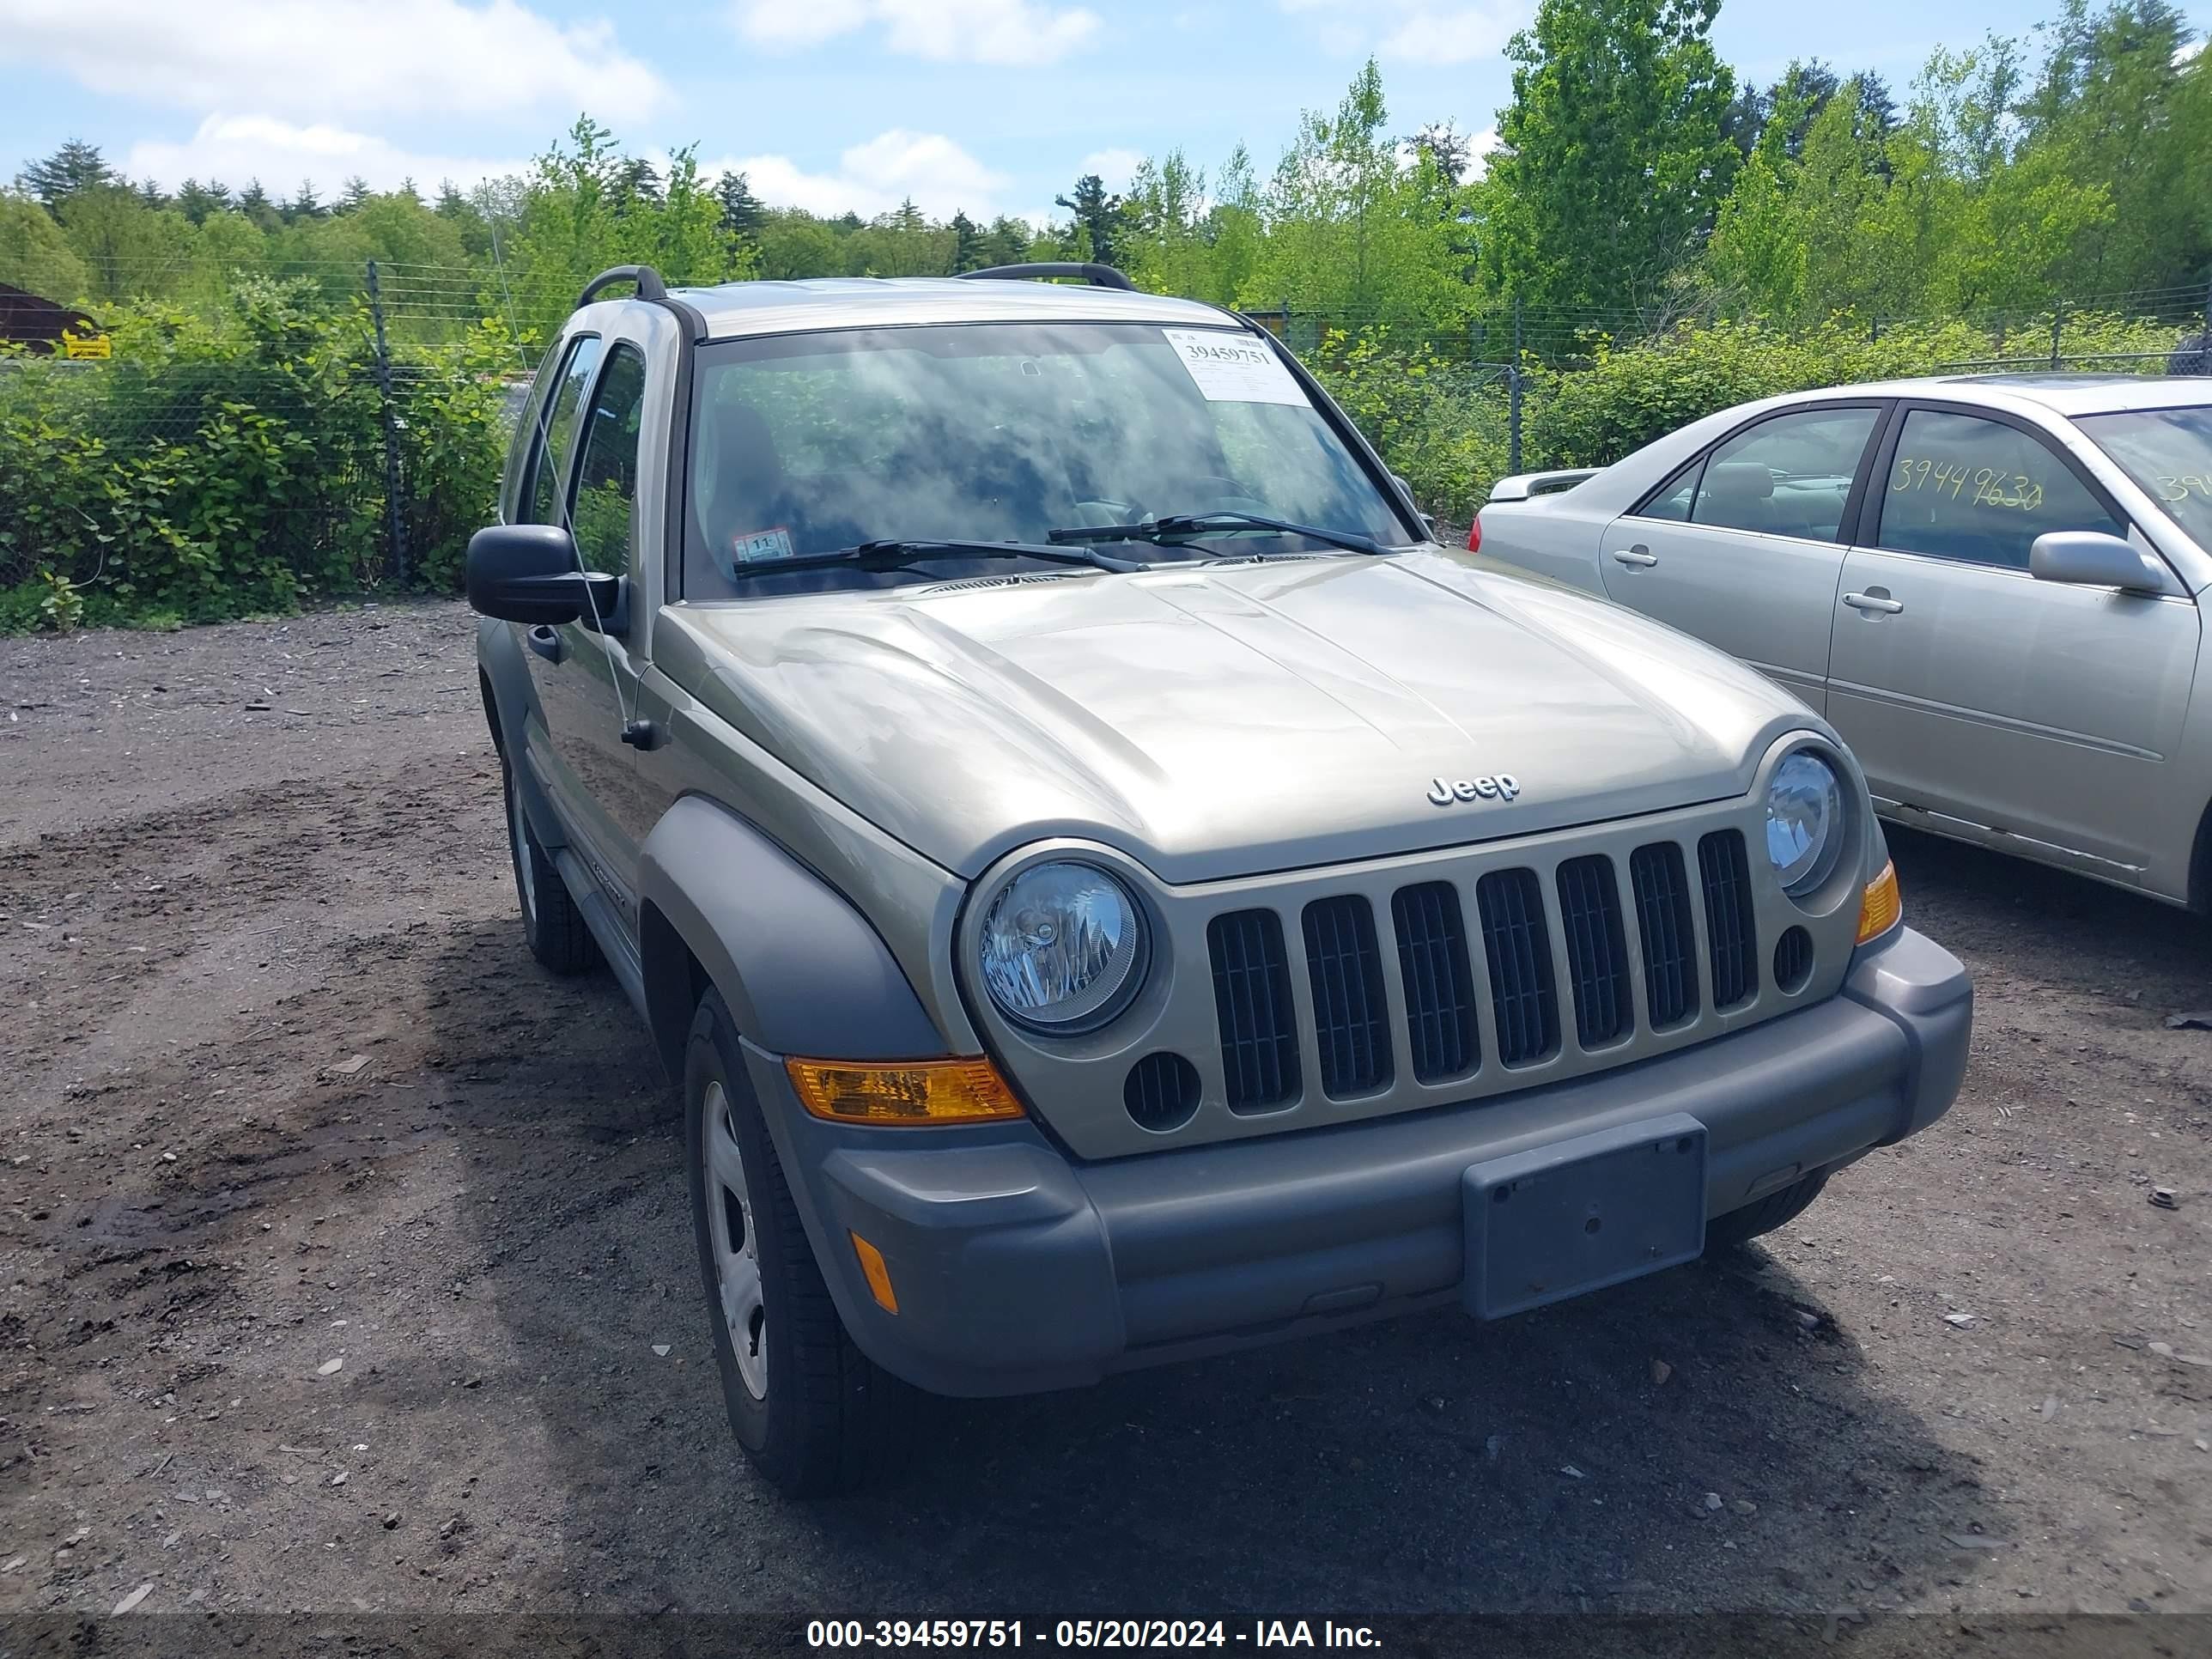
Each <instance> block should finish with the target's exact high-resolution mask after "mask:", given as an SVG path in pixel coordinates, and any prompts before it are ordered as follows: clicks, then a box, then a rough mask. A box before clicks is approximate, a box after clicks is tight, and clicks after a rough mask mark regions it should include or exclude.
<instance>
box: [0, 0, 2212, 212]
mask: <svg viewBox="0 0 2212 1659" xmlns="http://www.w3.org/2000/svg"><path fill="white" fill-rule="evenodd" d="M1533 9H1534V0H1476V3H1465V0H1246V3H1243V4H1227V3H1209V0H710V3H704V4H701V3H689V0H677V3H673V4H666V5H656V6H654V7H653V8H651V9H643V10H639V11H635V12H630V13H619V12H615V11H611V10H609V9H606V8H605V7H604V6H601V5H595V4H591V3H578V0H0V84H5V85H6V86H7V87H8V88H9V96H8V98H7V99H6V100H5V101H4V106H0V177H5V176H7V175H9V173H12V172H13V170H14V168H15V167H17V166H20V165H21V161H23V160H24V159H26V158H27V157H30V156H33V155H40V154H43V153H45V152H46V151H48V150H51V149H52V148H53V147H54V146H55V145H56V144H58V143H60V142H61V141H62V140H63V139H64V138H66V137H83V138H87V139H90V140H92V141H93V142H94V143H98V144H100V146H101V147H102V148H103V149H105V150H106V153H107V155H108V156H109V158H110V159H111V160H112V161H117V162H118V163H120V164H121V165H123V166H124V167H125V168H126V169H127V170H128V171H129V172H130V173H131V174H132V175H133V176H138V177H144V176H150V177H154V178H157V179H161V182H163V183H164V184H166V185H171V186H173V185H175V184H176V183H177V182H178V181H179V179H182V178H184V177H185V176H186V175H187V174H191V175H194V176H197V177H200V178H203V179H204V178H207V177H210V176H214V177H216V178H220V179H222V180H223V181H225V182H226V183H228V184H229V185H232V186H233V187H234V188H235V187H238V186H240V185H244V184H245V182H246V179H247V178H248V177H249V176H252V175H258V176H259V177H260V179H262V181H263V183H264V184H265V185H268V186H269V187H270V189H271V191H274V192H276V193H279V194H289V193H290V191H291V190H292V189H293V187H294V186H295V185H296V184H297V182H298V181H299V180H300V179H301V178H303V177H307V178H312V179H314V180H315V182H316V184H317V185H318V186H319V188H320V189H321V191H322V192H323V194H325V196H328V195H330V194H331V193H333V191H335V189H336V187H337V185H338V184H339V182H340V181H341V180H342V179H344V178H345V177H346V176H347V175H349V174H351V173H359V174H362V176H364V177H366V178H368V179H369V180H370V182H371V183H372V184H374V185H378V186H379V187H389V186H391V185H395V184H397V183H398V181H399V179H401V178H402V177H403V176H412V177H414V178H415V179H416V180H417V181H418V182H420V183H421V184H422V185H424V186H425V187H426V188H427V187H428V186H431V185H435V183H436V181H437V180H438V179H440V178H441V177H443V176H447V175H452V176H454V177H456V178H458V179H461V180H462V181H464V182H467V181H469V180H471V179H474V178H475V177H477V176H479V175H481V174H483V173H487V172H503V171H508V170H512V169H513V168H515V167H519V166H520V163H521V162H522V161H524V160H525V159H526V157H528V156H529V155H531V154H532V153H533V152H535V151H537V150H538V149H543V148H544V145H545V143H547V141H548V140H549V139H550V138H551V137H552V136H553V135H554V134H555V133H556V132H557V131H560V130H561V129H562V127H564V126H565V125H567V124H568V120H569V119H570V118H572V117H573V116H574V113H575V112H576V111H578V110H579V109H582V108H588V109H590V110H591V111H592V112H593V113H594V114H595V115H597V116H599V118H601V119H602V120H603V121H605V123H606V124H607V125H611V126H612V127H613V128H614V129H615V131H616V132H617V136H618V137H621V138H622V139H623V140H624V141H625V142H626V143H628V144H629V146H630V147H631V148H632V149H636V150H641V151H646V152H654V151H664V150H665V149H668V148H669V147H671V146H672V145H676V144H680V143H689V142H693V141H696V142H697V143H698V144H699V145H700V153H701V156H702V160H703V161H706V162H707V163H708V165H709V166H710V167H720V166H726V165H734V166H743V167H745V168H746V169H747V170H748V171H749V173H750V174H751V176H752V179H753V181H754V185H755V188H756V189H757V191H759V192H760V194H762V195H763V197H766V198H767V199H769V201H771V202H775V203H780V204H796V205H801V206H805V207H809V208H812V209H815V210H817V211H827V212H836V211H841V210H844V209H846V208H848V207H849V208H852V209H854V210H858V211H860V212H861V213H864V214H865V213H872V212H876V211H880V210H883V209H884V208H886V207H888V206H890V205H892V204H896V201H897V200H898V199H899V197H902V195H907V194H911V195H912V196H913V197H915V199H916V200H917V201H918V202H920V203H921V204H922V205H923V206H924V207H925V208H926V209H927V210H929V211H930V212H932V213H933V214H935V215H949V214H950V213H951V211H952V210H954V209H955V208H964V209H966V210H968V211H969V213H971V214H977V215H984V214H990V213H995V212H1012V213H1021V214H1026V215H1031V216H1035V215H1037V214H1040V213H1043V212H1045V211H1047V210H1049V209H1050V205H1051V203H1052V199H1053V197H1054V195H1055V194H1056V193H1058V192H1060V191H1064V190H1066V188H1067V186H1068V185H1069V183H1070V182H1071V181H1072V180H1073V179H1074V177H1075V176H1076V175H1077V174H1078V173H1082V172H1086V171H1097V172H1100V173H1103V174H1104V175H1105V176H1106V177H1107V179H1108V182H1109V184H1114V185H1118V184H1120V183H1121V182H1122V180H1123V179H1125V178H1126V176H1127V171H1128V169H1129V167H1131V166H1133V164H1134V162H1135V161H1136V159H1137V158H1138V157H1139V156H1141V155H1146V154H1158V153H1161V152H1163V151H1164V150H1166V149H1170V148H1172V147H1174V146H1177V145H1180V146H1182V148H1183V149H1184V150H1185V151H1186V152H1187V153H1188V155H1190V157H1191V158H1192V160H1193V161H1195V162H1197V163H1198V164H1200V165H1201V166H1207V167H1210V166H1212V164H1213V163H1215V162H1217V161H1218V160H1219V159H1220V157H1221V156H1223V155H1225V154H1226V153H1227V151H1228V150H1229V149H1230V147H1231V145H1233V144H1234V143H1237V141H1238V140H1239V139H1243V140H1244V141H1245V142H1246V143H1249V146H1250V147H1251V149H1252V152H1253V155H1254V157H1255V161H1256V162H1257V163H1258V165H1259V167H1260V168H1261V172H1262V173H1265V171H1266V170H1267V168H1268V167H1270V166H1271V165H1272V164H1273V160H1274V158H1275V156H1276V155H1277V154H1278V153H1279V150H1280V149H1281V147H1282V145H1283V143H1285V140H1286V139H1287V138H1288V137H1290V135H1291V131H1292V130H1293V128H1294V127H1295V125H1296V124H1297V116H1298V112H1299V111H1300V110H1301V109H1302V108H1307V107H1312V106H1330V105H1334V102H1335V101H1336V100H1337V99H1338V98H1339V97H1340V95H1341V94H1342V91H1343V88H1344V87H1345V84H1346V82H1347V81H1348V80H1349V79H1350V78H1351V76H1352V73H1353V71H1354V70H1356V69H1357V68H1358V64H1359V63H1360V61H1361V60H1362V59H1363V58H1364V57H1366V56H1367V55H1368V54H1369V53H1370V52H1372V53H1375V54H1376V55H1378V56H1379V57H1380V58H1381V60H1382V65H1383V83H1384V87H1385V89H1386V91H1387V93H1388V94H1389V100H1390V112H1391V119H1392V124H1393V125H1394V126H1395V127H1396V128H1397V129H1398V130H1400V131H1413V129H1415V128H1417V127H1419V126H1420V125H1425V124H1426V123H1428V122H1431V121H1437V120H1450V121H1453V122H1455V124H1456V125H1458V126H1459V127H1460V128H1461V129H1462V131H1466V132H1468V133H1470V134H1480V133H1483V132H1484V131H1486V130H1487V129H1489V128H1490V127H1491V126H1492V125H1493V124H1494V122H1495V120H1496V118H1497V111H1498V106H1500V105H1501V104H1503V103H1504V101H1505V100H1506V97H1507V94H1508V92H1509V90H1510V77H1509V75H1508V70H1507V66H1506V64H1505V62H1504V58H1503V55H1502V52H1501V48H1502V47H1503V46H1504V42H1505V40H1506V39H1507V37H1508V36H1509V35H1510V33H1512V31H1513V30H1514V29H1515V28H1516V27H1518V26H1520V25H1521V24H1522V22H1524V21H1527V18H1528V15H1529V14H1530V12H1531V11H1532V10H1533ZM2049 9H2051V10H2055V9H2056V4H2055V0H2054V3H2052V4H2051V7H2050V8H2049ZM2188 11H2189V15H2190V16H2191V20H2192V21H2193V23H2194V24H2195V26H2196V27H2197V29H2198V31H2199V32H2200V33H2202V31H2203V28H2204V27H2205V25H2206V22H2207V19H2208V16H2209V15H2212V5H2208V4H2204V3H2199V4H2196V5H2192V6H2191V7H2190V8H2188ZM2035 15H2036V12H2035V11H2034V10H2033V9H2027V10H2023V9H2021V7H2019V6H2018V5H2015V4H2007V3H2001V0H1953V3H1952V4H1950V5H1948V6H1945V7H1942V8H1936V7H1930V6H1929V5H1927V4H1925V3H1923V0H1856V3H1852V4H1849V5H1836V4H1831V5H1816V4H1808V3H1804V0H1793V3H1782V0H1724V3H1723V5H1722V8H1721V12H1720V17H1719V21H1718V22H1717V25H1716V27H1715V38H1716V40H1717V42H1718V45H1719V46H1720V48H1721V51H1722V52H1723V56H1725V57H1726V58H1728V59H1729V61H1730V62H1731V63H1732V64H1735V66H1736V67H1737V68H1738V69H1739V70H1741V71H1744V72H1747V73H1748V74H1749V75H1750V76H1753V77H1755V78H1757V79H1759V80H1761V81H1765V80H1770V79H1771V78H1772V77H1773V76H1774V75H1775V74H1776V73H1777V72H1778V71H1779V70H1781V69H1782V68H1783V66H1784V64H1787V63H1788V62H1789V61H1790V58H1793V57H1819V58H1826V59H1827V60H1829V61H1830V62H1831V63H1832V64H1835V65H1837V66H1838V68H1839V69H1840V70H1844V71H1845V72H1850V71H1851V70H1858V69H1871V70H1876V71H1878V72H1880V73H1881V74H1882V75H1884V76H1887V77H1888V78H1889V80H1890V82H1891V83H1892V85H1893V88H1894V89H1895V90H1896V91H1897V92H1898V94H1899V96H1900V99H1901V97H1902V94H1903V92H1904V89H1905V85H1906V83H1907V82H1910V81H1911V78H1912V76H1913V74H1914V72H1915V71H1916V70H1917V67H1918V65H1919V64H1921V62H1922V61H1923V59H1924V58H1926V57H1927V54H1928V52H1929V51H1930V50H1931V49H1932V48H1934V47H1936V46H1948V47H1950V48H1952V49H1954V50H1955V49H1959V48H1961V47H1965V46H1971V45H1972V44H1973V43H1975V42H1977V41H1978V40H1980V39H1981V38H1982V37H1983V35H1984V33H1985V32H1986V31H1988V30H1990V29H1992V28H1995V29H2005V30H2012V31H2015V32H2016V31H2019V30H2021V29H2022V28H2023V27H2025V25H2026V24H2027V22H2028V21H2033V17H2034V16H2035Z"/></svg>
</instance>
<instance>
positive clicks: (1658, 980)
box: [1628, 841, 1698, 1031]
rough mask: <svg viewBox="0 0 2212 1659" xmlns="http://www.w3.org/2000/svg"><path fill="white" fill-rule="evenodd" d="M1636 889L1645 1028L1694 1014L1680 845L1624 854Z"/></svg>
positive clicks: (1693, 943)
mask: <svg viewBox="0 0 2212 1659" xmlns="http://www.w3.org/2000/svg"><path fill="white" fill-rule="evenodd" d="M1628 878H1629V884H1630V885H1632V887H1634V888H1635V890H1636V927H1637V932H1638V935H1639V937H1640V938H1641V939H1642V940H1643V942H1644V1003H1645V1006H1646V1009H1647V1011H1648V1012H1649V1013H1650V1019H1651V1029H1652V1030H1655V1031H1663V1030H1666V1029H1667V1028H1668V1026H1670V1025H1680V1024H1681V1023H1682V1022H1683V1021H1684V1020H1686V1019H1689V1018H1692V1017H1693V1016H1694V1015H1695V1014H1696V1013H1697V1012H1698V933H1697V924H1696V922H1695V921H1693V920H1692V918H1691V915H1690V878H1688V877H1687V876H1686V875H1685V874H1684V873H1683V871H1682V849H1681V848H1679V847H1677V846H1676V845H1675V844H1674V842H1671V841H1660V842H1652V843H1651V845H1650V846H1649V847H1639V848H1637V849H1636V851H1635V852H1634V853H1633V854H1631V855H1630V856H1629V860H1628Z"/></svg>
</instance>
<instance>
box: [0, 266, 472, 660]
mask: <svg viewBox="0 0 2212 1659" xmlns="http://www.w3.org/2000/svg"><path fill="white" fill-rule="evenodd" d="M107 320H108V322H109V326H110V331H111V338H112V341H113V345H114V353H115V356H114V358H113V360H112V362H105V363H100V362H74V363H73V362H57V361H54V360H52V359H30V358H27V357H22V356H15V357H11V358H9V359H7V360H6V361H4V362H0V631H19V630H20V629H23V628H25V627H63V626H67V625H69V624H70V623H73V622H75V621H76V620H79V619H80V618H81V619H82V620H84V621H86V622H93V621H100V620H110V619H117V620H126V621H127V620H131V619H135V618H139V617H148V618H154V619H166V618H169V617H179V618H183V619H185V620H188V621H192V622H211V621H216V620H220V619H222V618H225V617H238V616H243V615H248V614H256V613H264V612H275V611H289V610H290V609H292V608H293V607H294V606H295V605H297V604H298V603H299V601H300V600H301V599H303V598H310V597H325V596H328V595H331V594H336V593H343V592H358V591H361V590H364V589H369V588H375V587H378V586H382V585H386V584H388V583H389V582H391V581H392V578H393V574H394V573H393V572H392V569H391V568H389V560H388V552H389V550H388V545H387V544H388V533H387V530H386V510H385V493H386V490H385V476H386V475H385V447H384V428H383V418H382V410H383V403H382V394H381V392H380V389H379V387H378V385H377V382H376V379H375V375H374V358H373V356H372V353H371V349H370V346H369V338H370V330H369V326H368V319H367V317H366V315H365V314H364V313H362V312H360V311H359V310H358V309H356V307H353V306H352V305H350V304H348V305H344V306H333V305H331V304H330V303H329V302H327V301H325V300H324V299H323V298H322V297H321V296H320V295H319V293H318V292H317V291H316V290H315V289H314V288H313V285H312V284H310V283H306V282H304V281H301V280H298V279H294V280H290V281H283V282H279V281H270V280H265V279H252V280H249V281H247V282H246V283H242V284H241V285H240V287H239V288H238V289H237V290H236V292H235V293H234V295H232V298H231V302H230V305H229V307H228V310H226V311H225V312H224V313H222V315H221V316H220V317H219V318H216V319H213V320H210V319H207V318H205V317H202V316H196V315H193V314H191V313H185V312H179V311H170V310H164V309H162V308H160V307H125V308H121V309H119V310H118V312H116V313H113V314H112V315H111V316H110V317H109V318H108V319H107ZM512 363H513V349H512V346H511V344H510V343H509V341H508V338H507V335H506V333H505V331H503V330H502V329H501V328H500V327H499V326H498V325H491V324H487V325H483V326H482V327H480V328H478V329H476V330H474V331H471V333H470V334H469V335H468V336H467V337H465V339H464V340H463V341H461V342H460V343H459V344H458V345H455V346H451V347H446V348H440V349H437V350H436V351H435V356H433V355H428V354H427V352H426V354H425V355H424V356H422V359H421V360H420V361H417V362H403V363H402V364H401V365H400V366H399V368H398V373H397V375H396V385H395V399H396V403H397V412H398V416H399V418H400V421H401V428H400V434H401V445H400V450H401V476H402V479H403V491H402V494H403V499H404V501H405V502H406V504H407V510H406V513H405V520H406V526H405V527H406V529H407V531H408V532H409V534H408V545H409V550H410V564H411V569H410V580H412V581H413V582H414V583H416V585H427V586H435V587H440V588H451V587H452V586H455V585H457V584H458V581H459V570H460V560H461V553H462V550H463V549H464V548H465V546H466V544H467V540H468V537H469V535H470V533H471V532H472V531H473V530H474V529H475V528H476V527H477V526H479V525H481V524H483V523H484V522H486V521H487V520H488V519H489V516H490V513H491V511H492V505H493V501H494V497H495V492H496V489H497V484H498V476H499V468H500V462H501V454H502V452H503V450H504V447H505V427H504V422H503V421H502V418H501V392H500V388H499V386H498V384H497V381H496V379H495V375H496V373H497V372H498V370H500V369H501V368H505V367H508V366H510V365H511V364H512ZM57 582H58V583H61V584H64V585H65V586H66V589H67V590H68V591H69V592H70V593H72V594H74V595H75V596H76V602H75V603H74V604H71V605H60V606H57V605H52V604H49V603H48V601H49V600H50V599H52V595H53V592H54V586H53V585H54V584H55V583H57Z"/></svg>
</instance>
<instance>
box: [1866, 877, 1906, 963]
mask: <svg viewBox="0 0 2212 1659" xmlns="http://www.w3.org/2000/svg"><path fill="white" fill-rule="evenodd" d="M1904 914H1905V900H1904V899H1903V898H1902V897H1900V896H1899V894H1898V890H1897V866H1896V865H1894V864H1885V865H1883V866H1881V874H1880V875H1878V876H1876V877H1875V878H1874V879H1873V880H1872V881H1870V882H1869V883H1868V884H1866V891H1864V892H1863V893H1862V894H1860V895H1859V943H1860V944H1862V945H1864V944H1865V943H1866V942H1867V941H1868V940H1869V939H1880V938H1881V936H1882V935H1883V934H1884V933H1887V932H1888V931H1889V930H1890V929H1891V928H1893V927H1896V926H1897V921H1898V918H1899V917H1900V916H1902V915H1904Z"/></svg>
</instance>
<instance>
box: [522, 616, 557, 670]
mask: <svg viewBox="0 0 2212 1659" xmlns="http://www.w3.org/2000/svg"><path fill="white" fill-rule="evenodd" d="M527 637H528V638H529V641H530V648H531V649H532V651H535V652H536V653H538V655H539V656H541V657H543V658H544V659H545V660H546V661H548V662H558V661H560V660H561V636H560V635H559V634H557V633H556V632H555V631H554V630H553V629H550V628H548V627H547V626H545V624H544V623H538V626H537V627H535V628H533V629H531V630H530V633H529V635H528V636H527Z"/></svg>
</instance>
